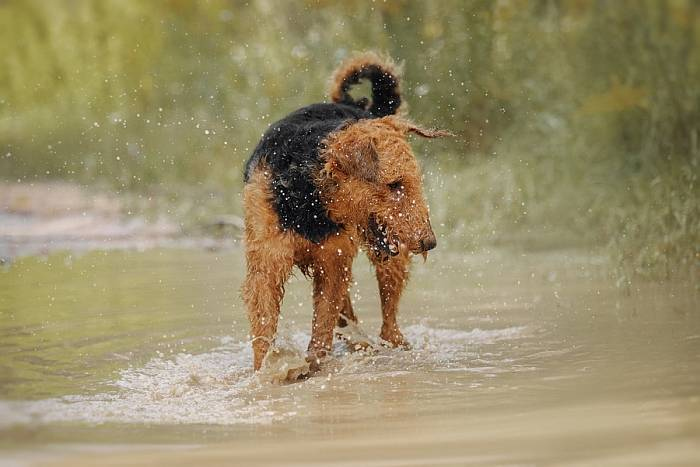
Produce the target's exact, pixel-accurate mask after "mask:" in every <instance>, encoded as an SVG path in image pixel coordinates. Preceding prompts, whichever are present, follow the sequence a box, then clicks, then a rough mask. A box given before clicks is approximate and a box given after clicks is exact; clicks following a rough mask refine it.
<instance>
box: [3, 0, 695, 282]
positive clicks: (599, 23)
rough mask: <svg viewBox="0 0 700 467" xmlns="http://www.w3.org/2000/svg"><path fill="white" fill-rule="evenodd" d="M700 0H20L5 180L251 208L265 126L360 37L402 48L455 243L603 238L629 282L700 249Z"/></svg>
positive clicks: (6, 117)
mask: <svg viewBox="0 0 700 467" xmlns="http://www.w3.org/2000/svg"><path fill="white" fill-rule="evenodd" d="M699 25H700V4H699V3H698V2H696V1H692V0H669V1H655V0H648V1H644V0H639V1H615V2H612V1H611V2H605V1H599V0H539V1H534V0H533V1H524V0H522V1H521V0H499V1H473V0H471V1H470V0H467V1H464V0H463V1H450V0H445V1H439V2H425V1H401V0H398V1H387V2H379V1H377V2H368V1H354V0H345V1H342V2H330V1H310V0H309V1H285V2H276V1H272V0H253V1H249V2H243V1H233V0H210V1H197V2H195V1H186V0H154V1H142V0H95V1H88V0H84V1H81V0H55V1H51V2H44V1H41V0H35V1H33V0H4V1H0V57H2V58H0V64H1V65H2V66H0V179H2V180H4V181H8V182H17V181H20V182H23V183H27V182H32V181H38V180H45V179H61V180H68V181H72V182H76V183H80V184H81V185H88V186H91V187H95V188H96V189H109V190H112V191H116V192H118V193H122V194H124V195H125V196H127V197H129V198H130V199H131V200H132V203H133V205H134V207H135V208H137V210H138V212H142V213H159V214H160V213H167V214H168V215H170V216H172V217H174V218H176V219H177V220H178V221H180V222H183V223H184V225H186V226H196V225H197V224H198V223H199V222H201V221H202V220H203V219H206V218H207V217H209V216H211V215H214V214H217V213H234V214H240V211H241V208H240V190H241V186H242V175H241V172H242V167H243V164H244V163H245V160H246V158H247V156H248V155H249V153H250V152H251V150H252V148H253V147H254V146H255V144H256V143H257V140H258V139H259V137H260V135H261V133H262V132H263V131H264V130H265V129H266V127H267V126H268V125H269V124H270V123H271V122H273V121H275V120H276V119H278V118H281V117H283V116H284V115H285V114H286V113H288V112H289V111H291V110H294V109H296V108H298V107H300V106H303V105H306V104H309V103H312V102H318V101H322V100H325V99H326V92H325V91H326V80H327V79H328V76H329V74H330V73H331V71H332V69H333V68H334V67H335V66H336V65H337V64H338V62H339V61H340V60H342V59H343V58H344V57H346V56H347V55H348V54H350V53H352V51H356V50H366V49H374V50H379V51H385V52H387V53H389V54H390V55H391V56H393V57H394V58H395V59H396V60H398V61H404V63H405V67H404V79H403V91H404V95H405V98H406V101H407V102H408V104H409V112H410V115H411V116H412V117H413V119H415V120H417V121H419V122H420V123H422V124H424V125H429V126H436V127H441V128H446V129H449V130H451V131H453V132H454V133H456V134H457V135H458V137H457V138H455V139H453V140H452V141H444V142H439V143H436V142H430V143H426V142H421V141H415V148H416V152H417V154H418V156H419V158H420V159H421V161H422V164H423V167H424V171H425V174H426V184H427V192H428V193H427V194H428V197H429V201H430V203H431V209H432V212H433V224H434V225H435V226H436V230H437V231H439V233H440V235H441V236H442V237H443V241H442V242H441V243H442V246H444V247H446V248H454V249H466V250H468V251H472V250H476V249H479V248H483V247H487V246H491V245H495V244H507V245H516V246H522V247H527V248H558V247H568V246H577V245H586V246H593V247H598V246H600V247H604V248H606V249H607V251H608V252H609V254H610V256H611V258H612V260H613V265H614V266H615V268H616V271H617V274H616V277H617V279H618V280H619V283H620V284H628V283H629V281H630V280H632V279H633V278H634V277H636V276H648V277H657V278H658V277H662V278H663V277H670V276H676V275H683V276H685V277H688V276H690V277H694V278H697V277H698V271H699V270H700V268H699V264H700V237H699V235H700V234H699V232H700V207H699V205H698V204H699V203H698V199H699V189H698V164H699V162H700V148H699V146H700V143H699V142H698V130H699V128H700V86H699V85H698V84H699V83H700V48H699V47H698V46H699V45H700V29H699V27H698V26H699Z"/></svg>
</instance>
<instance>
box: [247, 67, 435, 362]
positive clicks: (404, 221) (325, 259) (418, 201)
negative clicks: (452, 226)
mask: <svg viewBox="0 0 700 467" xmlns="http://www.w3.org/2000/svg"><path fill="white" fill-rule="evenodd" d="M361 80H368V81H369V82H370V83H371V88H372V96H371V101H370V100H369V99H368V98H362V99H357V100H356V99H354V98H353V97H352V96H351V95H350V93H349V90H350V88H351V87H352V86H354V85H356V84H358V83H359V82H360V81H361ZM330 97H331V100H332V102H330V103H319V104H312V105H309V106H307V107H303V108H301V109H298V110H296V111H294V112H292V113H291V114H289V115H287V116H286V117H285V118H283V119H282V120H279V121H278V122H276V123H274V124H272V125H271V126H270V128H269V129H268V130H267V131H266V132H265V133H264V135H263V136H262V139H261V140H260V142H259V143H258V145H257V147H256V148H255V150H254V151H253V153H252V155H251V156H250V159H249V160H248V162H247V163H246V166H245V175H244V181H245V187H244V189H243V198H244V210H245V253H246V263H247V271H246V278H245V282H244V284H243V287H242V297H243V300H244V301H245V303H246V306H247V312H248V318H249V319H250V326H251V338H252V346H253V368H254V370H256V371H257V370H259V369H260V368H261V366H262V363H263V359H264V358H265V355H266V353H267V351H268V349H269V348H270V345H271V344H272V342H273V340H274V338H275V335H276V332H277V323H278V318H279V314H280V305H281V302H282V298H283V295H284V284H285V282H286V281H287V279H288V278H289V276H290V274H291V273H292V269H293V268H294V266H297V267H298V268H299V269H300V270H301V272H302V273H303V274H304V275H305V276H307V277H309V278H311V279H312V280H313V308H314V311H313V322H312V330H311V341H310V343H309V346H308V351H307V362H309V363H310V365H311V367H312V369H318V367H319V365H320V363H321V361H322V360H323V358H324V357H326V356H327V354H328V353H329V351H330V350H331V346H332V343H333V337H334V329H335V327H336V326H338V327H340V328H343V327H345V326H348V324H349V322H354V323H356V322H357V317H356V316H355V313H354V312H353V309H352V304H351V301H350V296H349V293H348V287H349V284H350V282H351V268H352V262H353V259H354V258H355V256H356V255H357V253H358V250H359V249H364V250H365V251H366V252H367V254H368V256H369V259H370V261H371V263H372V264H373V265H374V267H375V269H376V276H377V281H378V283H379V293H380V299H381V310H382V327H381V333H380V338H381V342H382V343H383V344H384V345H387V346H391V347H401V348H409V344H408V342H407V341H406V339H405V338H404V336H403V334H402V333H401V331H400V329H399V325H398V323H397V320H396V316H397V312H398V304H399V298H400V296H401V293H402V291H403V289H404V287H405V285H406V281H407V279H408V275H409V266H410V257H411V255H414V254H421V255H424V257H425V256H426V255H427V252H428V251H429V250H431V249H433V248H435V246H436V245H437V241H436V238H435V233H434V232H433V229H432V227H431V225H430V218H429V215H428V206H427V205H426V202H425V199H424V196H423V192H422V183H421V171H420V167H419V165H418V162H417V161H416V158H415V156H414V155H413V152H412V150H411V146H410V145H409V143H408V141H407V137H408V135H409V134H410V133H414V134H417V135H420V136H423V137H426V138H436V137H440V136H447V135H449V133H448V132H446V131H441V130H431V129H425V128H422V127H420V126H418V125H416V124H414V123H413V122H411V121H410V120H408V119H407V118H405V117H404V116H402V115H400V113H399V109H400V108H401V104H402V99H401V93H400V88H399V73H398V69H397V67H396V65H395V64H394V63H393V62H392V61H391V60H390V59H388V58H383V57H380V56H379V55H377V54H375V53H364V54H360V55H356V56H354V57H351V58H350V59H349V60H347V61H346V62H345V63H343V64H342V65H341V66H340V67H339V68H338V69H337V70H336V71H335V72H334V74H333V76H332V78H331V87H330Z"/></svg>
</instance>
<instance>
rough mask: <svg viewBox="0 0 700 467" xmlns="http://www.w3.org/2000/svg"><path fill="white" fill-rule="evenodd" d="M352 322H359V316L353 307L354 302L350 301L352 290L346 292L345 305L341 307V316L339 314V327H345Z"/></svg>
mask: <svg viewBox="0 0 700 467" xmlns="http://www.w3.org/2000/svg"><path fill="white" fill-rule="evenodd" d="M350 323H355V324H357V316H355V312H354V311H353V309H352V302H351V301H350V292H348V293H346V294H345V299H344V300H343V305H342V307H341V309H340V316H338V327H339V328H344V327H346V326H347V325H348V324H350Z"/></svg>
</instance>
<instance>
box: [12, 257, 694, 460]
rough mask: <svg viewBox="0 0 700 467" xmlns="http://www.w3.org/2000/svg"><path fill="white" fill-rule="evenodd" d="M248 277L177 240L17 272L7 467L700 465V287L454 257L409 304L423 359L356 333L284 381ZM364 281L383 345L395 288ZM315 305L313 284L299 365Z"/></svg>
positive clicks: (558, 260)
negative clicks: (250, 298)
mask: <svg viewBox="0 0 700 467" xmlns="http://www.w3.org/2000/svg"><path fill="white" fill-rule="evenodd" d="M243 270H244V264H243V259H242V255H241V254H240V252H239V251H238V250H233V251H209V252H205V251H199V250H172V249H163V250H150V251H145V252H119V251H111V252H90V253H85V254H82V255H78V256H76V255H69V254H53V255H51V256H48V257H45V258H30V259H25V260H20V261H17V262H15V263H14V264H13V265H12V266H11V267H9V268H6V269H5V270H2V271H0V464H3V463H6V464H9V465H23V464H33V463H50V464H58V465H81V464H84V465H92V464H94V463H96V462H99V463H100V464H107V465H122V464H125V463H129V464H136V465H152V464H163V465H173V464H178V465H200V464H204V463H207V464H218V463H229V462H233V461H236V462H239V463H241V464H243V465H251V464H262V465H269V464H275V463H283V464H285V465H358V466H359V465H376V466H388V465H465V464H474V465H528V464H551V463H570V464H577V465H601V464H620V465H629V464H648V465H660V464H663V465H697V464H698V462H700V313H698V295H697V290H696V289H694V286H695V285H694V284H686V285H684V284H675V283H672V284H652V283H647V284H641V285H640V286H639V288H638V289H637V288H633V289H632V290H630V291H626V292H625V291H620V290H618V289H616V288H615V287H614V284H613V282H612V281H611V280H610V279H609V278H608V276H607V274H606V269H605V266H604V262H603V261H602V260H601V259H600V258H598V257H596V256H592V255H590V254H584V253H582V252H556V253H529V254H523V253H520V252H513V251H505V250H504V251H495V252H489V253H483V254H478V255H467V254H454V253H449V252H446V251H443V252H436V253H435V254H431V256H430V258H429V260H428V262H427V263H425V264H423V262H422V260H420V261H416V264H415V265H414V269H413V270H414V274H413V278H412V281H411V283H410V284H409V287H408V289H407V292H406V295H405V296H404V299H403V301H402V308H401V318H400V321H401V323H403V329H404V333H405V335H406V337H407V338H408V339H409V341H410V342H411V343H412V345H413V349H412V350H411V351H401V350H390V349H384V348H381V347H379V346H375V347H376V348H375V350H374V351H373V352H363V351H359V352H354V351H351V349H349V348H348V347H347V346H346V345H345V344H344V343H342V342H339V343H337V344H336V346H335V348H334V351H333V356H332V358H331V360H330V361H329V362H328V363H327V365H326V366H325V367H324V368H323V370H322V371H321V372H320V373H319V374H317V375H315V376H314V377H312V378H309V379H308V380H305V381H301V382H297V383H294V384H278V383H270V380H271V379H275V378H274V376H275V374H276V373H275V371H276V370H280V369H281V368H280V367H277V368H274V367H273V368H271V369H270V371H268V372H266V373H263V374H262V375H254V374H253V373H252V371H251V369H250V366H251V352H250V349H249V346H248V344H247V342H246V332H247V321H246V317H245V312H244V310H243V307H242V303H241V301H240V299H239V297H238V287H239V285H240V283H241V279H242V274H243ZM354 272H355V276H356V280H357V282H358V284H357V285H356V286H355V287H354V289H353V296H354V297H353V298H354V301H355V306H356V310H357V311H358V314H359V316H360V317H361V319H362V323H361V324H360V329H359V330H358V331H359V332H364V333H366V334H367V335H368V336H370V338H373V337H372V336H376V335H377V333H378V329H379V325H380V317H379V311H378V297H377V293H376V290H375V289H376V285H375V284H374V282H373V278H372V275H371V270H370V268H369V266H368V264H367V262H366V261H358V263H356V265H355V268H354ZM310 307H311V299H310V285H309V284H308V283H307V282H306V281H305V280H303V278H296V279H293V280H292V283H291V284H290V285H289V287H288V289H287V295H286V297H285V303H284V306H283V319H282V322H281V327H280V338H279V339H278V346H279V347H280V349H281V350H282V351H283V352H285V353H286V354H285V355H292V356H293V355H294V354H295V353H298V352H301V351H303V349H304V348H305V346H306V344H307V342H308V338H309V334H308V332H309V329H310V321H311V310H310ZM374 339H375V342H376V338H374ZM278 365H279V363H278ZM278 373H279V372H278Z"/></svg>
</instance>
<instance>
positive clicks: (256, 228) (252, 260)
mask: <svg viewBox="0 0 700 467" xmlns="http://www.w3.org/2000/svg"><path fill="white" fill-rule="evenodd" d="M265 173H266V172H263V171H258V172H255V173H254V174H253V175H252V176H251V179H250V181H249V183H248V184H246V186H245V188H244V190H243V196H244V207H245V215H246V216H245V237H246V238H245V240H246V242H245V247H246V265H247V271H246V278H245V281H244V283H243V288H242V295H243V301H245V303H246V307H247V309H248V319H249V320H250V330H251V337H252V340H253V341H252V342H253V368H254V369H255V370H259V369H260V366H261V365H262V361H263V358H264V357H265V354H266V353H267V350H268V349H269V347H270V344H271V343H272V340H273V339H274V337H275V333H276V332H277V321H278V319H279V314H280V304H281V302H282V296H283V295H284V283H285V282H286V281H287V279H288V278H289V275H290V274H291V272H292V267H293V266H294V244H293V240H292V239H291V238H290V237H288V236H286V235H284V234H283V232H281V231H280V229H279V227H278V223H279V222H278V218H277V214H276V213H275V212H274V210H273V208H272V206H270V203H269V199H270V194H269V189H268V186H269V184H268V181H267V179H266V176H265Z"/></svg>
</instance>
